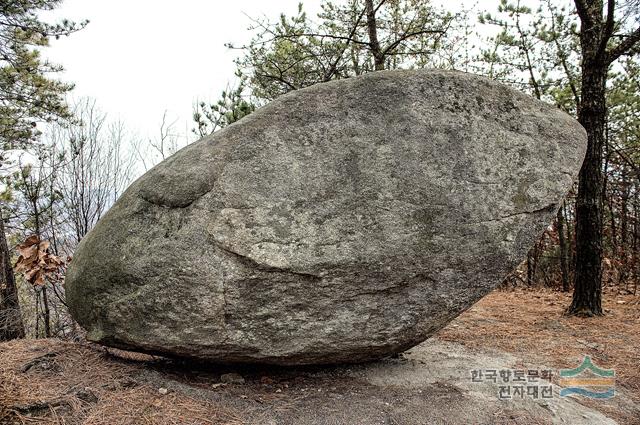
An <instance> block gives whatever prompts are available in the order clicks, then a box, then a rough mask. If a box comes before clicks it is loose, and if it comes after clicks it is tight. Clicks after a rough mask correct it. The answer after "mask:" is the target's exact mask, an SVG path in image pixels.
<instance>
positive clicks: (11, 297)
mask: <svg viewBox="0 0 640 425" xmlns="http://www.w3.org/2000/svg"><path fill="white" fill-rule="evenodd" d="M10 254H11V253H10V252H9V245H8V244H7V238H6V236H5V233H4V219H3V218H2V211H0V341H9V340H12V339H16V338H24V325H23V323H22V315H21V313H20V304H19V302H18V287H17V285H16V279H15V276H14V274H13V268H12V267H11V255H10Z"/></svg>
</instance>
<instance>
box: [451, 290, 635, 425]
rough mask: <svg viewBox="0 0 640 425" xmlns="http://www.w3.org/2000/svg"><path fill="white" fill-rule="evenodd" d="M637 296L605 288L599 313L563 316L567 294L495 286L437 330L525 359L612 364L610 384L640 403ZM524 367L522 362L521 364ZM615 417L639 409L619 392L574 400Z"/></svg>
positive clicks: (628, 416)
mask: <svg viewBox="0 0 640 425" xmlns="http://www.w3.org/2000/svg"><path fill="white" fill-rule="evenodd" d="M639 300H640V297H638V296H633V295H622V294H618V293H617V292H616V291H613V290H611V291H606V292H605V293H604V297H603V307H604V309H605V315H604V316H602V317H593V318H579V317H568V316H565V315H563V313H564V310H565V308H566V307H567V306H568V305H569V304H570V303H571V295H570V294H568V293H562V292H557V291H554V290H550V289H535V290H529V289H516V290H508V291H506V290H497V291H494V292H492V293H491V294H489V295H488V296H486V297H485V298H483V299H482V300H480V302H478V303H477V304H475V305H474V306H473V307H472V308H470V309H469V310H467V311H466V312H465V313H463V314H462V315H461V316H459V317H458V318H457V319H456V320H455V321H454V322H452V323H451V324H449V326H447V327H446V328H445V329H443V330H442V331H440V333H439V337H440V338H441V339H445V340H449V341H456V342H461V343H463V344H464V345H466V346H470V347H482V348H495V349H498V350H502V351H507V352H510V353H513V354H515V355H516V356H517V357H518V358H521V359H523V360H524V361H526V362H529V363H531V364H536V363H537V364H544V365H546V366H549V367H553V368H556V369H565V368H573V367H575V366H577V365H578V364H580V362H581V361H582V359H583V357H584V356H585V355H589V356H591V358H592V359H593V360H594V362H595V363H596V364H597V365H598V366H601V367H603V368H606V369H615V371H616V388H617V389H618V390H621V391H622V393H623V394H624V395H625V396H626V397H628V398H630V399H631V400H632V402H634V403H636V404H640V303H639V302H638V301H639ZM523 366H524V365H523ZM579 401H580V402H581V403H583V404H585V405H588V406H590V407H592V408H595V409H598V410H601V411H602V412H603V413H605V414H607V415H610V416H611V417H614V418H616V419H618V420H619V421H620V422H621V423H633V424H640V416H638V415H640V410H638V409H637V408H632V409H631V410H629V409H628V408H627V407H626V406H624V405H623V404H622V403H623V402H622V401H621V398H620V397H617V398H614V399H612V400H610V401H607V402H603V401H596V400H584V399H580V400H579Z"/></svg>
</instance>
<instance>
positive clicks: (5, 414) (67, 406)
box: [0, 340, 242, 425]
mask: <svg viewBox="0 0 640 425" xmlns="http://www.w3.org/2000/svg"><path fill="white" fill-rule="evenodd" d="M132 357H133V358H135V357H136V356H135V355H132V356H130V358H132ZM144 357H146V356H144ZM144 357H142V356H141V358H144ZM0 358H1V359H2V363H1V364H0V423H2V424H14V423H15V424H31V423H47V424H50V423H55V424H83V425H119V424H122V425H131V424H238V423H242V422H241V421H240V420H239V419H238V418H237V417H236V416H235V415H234V414H233V413H232V412H229V411H225V410H222V409H220V408H219V407H217V406H214V405H212V404H211V403H208V402H206V401H202V400H194V399H192V398H190V397H187V396H185V395H183V394H178V393H172V392H169V393H168V394H164V395H163V394H160V393H159V392H158V388H157V387H151V386H149V385H140V384H139V383H137V382H136V381H135V380H133V379H132V378H131V376H132V375H134V374H135V373H136V372H137V371H139V370H140V369H141V368H142V367H143V365H144V364H145V363H139V362H136V361H135V360H127V359H126V358H123V359H117V358H114V357H113V356H109V355H107V354H106V353H105V352H104V351H102V350H99V349H96V348H94V347H90V346H87V345H83V344H74V343H67V342H62V341H58V340H24V341H13V342H10V343H6V344H3V345H1V346H0Z"/></svg>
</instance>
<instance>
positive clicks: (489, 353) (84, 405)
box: [0, 290, 640, 425]
mask: <svg viewBox="0 0 640 425" xmlns="http://www.w3.org/2000/svg"><path fill="white" fill-rule="evenodd" d="M639 299H640V297H639V296H636V297H634V296H632V295H618V294H616V293H614V292H607V293H605V309H606V310H607V314H606V316H604V317H600V318H591V319H579V318H571V317H564V316H562V311H563V309H564V307H565V306H566V305H568V303H569V297H568V295H565V294H562V293H559V292H553V291H550V290H516V291H495V292H493V293H491V294H490V295H489V296H487V297H485V298H484V299H483V300H481V301H480V302H479V303H478V304H476V305H475V306H474V307H472V308H471V309H469V310H468V311H467V312H465V313H464V314H463V315H461V316H460V317H459V318H457V319H456V320H455V321H453V322H452V323H451V324H450V325H449V326H447V327H446V328H445V329H443V330H442V331H440V332H439V334H438V335H437V336H436V337H434V338H431V339H429V340H428V341H426V342H424V343H423V344H421V345H419V346H417V347H414V348H413V349H411V350H409V351H408V352H405V353H403V354H402V355H400V356H397V357H395V358H390V359H385V360H381V361H378V362H373V363H367V364H362V365H341V366H332V367H305V368H273V367H269V368H267V367H262V368H259V367H251V368H248V367H239V368H233V367H222V366H213V365H193V364H187V363H182V362H176V361H168V360H165V359H154V358H151V357H149V356H145V355H139V354H132V353H123V352H119V351H117V350H105V349H103V348H101V347H97V346H93V345H88V344H81V343H72V342H63V341H59V340H54V339H49V340H23V341H13V342H9V343H4V344H0V424H3V425H4V424H7V425H9V424H86V425H89V424H101V425H103V424H104V425H107V424H109V425H117V424H123V425H124V424H126V425H130V424H269V425H276V424H278V425H279V424H292V425H293V424H295V425H304V424H336V425H338V424H363V425H368V424H402V425H404V424H407V425H410V424H552V423H564V424H571V425H580V424H598V425H599V424H615V423H619V424H630V425H632V424H640V407H639V406H640V370H639V366H640V351H639V349H640V305H639V302H638V300H639ZM584 355H589V356H591V358H592V360H593V362H594V363H595V364H596V365H597V366H599V367H601V368H605V369H615V373H616V384H615V389H616V395H615V397H613V398H612V399H608V400H591V399H585V398H582V397H576V398H573V397H561V396H560V395H559V393H558V390H559V387H558V377H557V370H558V369H563V368H567V369H569V368H574V367H576V366H578V365H579V364H580V362H581V361H582V359H583V357H584ZM486 369H496V370H507V369H509V370H520V369H526V370H529V369H535V370H553V372H554V373H553V378H552V380H551V381H552V382H551V385H553V387H554V391H553V395H552V396H551V397H549V398H544V399H543V398H534V397H528V396H525V397H523V398H520V399H519V398H513V399H511V400H502V399H499V397H498V393H499V387H498V385H497V384H496V383H493V382H490V381H489V382H486V381H484V382H480V383H475V382H472V379H471V376H472V375H471V374H472V371H473V370H486ZM230 372H233V373H238V374H240V375H241V376H242V377H243V378H244V380H245V382H244V383H223V382H221V381H220V380H221V375H222V374H225V373H230ZM543 383H546V382H544V381H543Z"/></svg>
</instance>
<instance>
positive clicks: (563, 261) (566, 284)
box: [556, 203, 569, 292]
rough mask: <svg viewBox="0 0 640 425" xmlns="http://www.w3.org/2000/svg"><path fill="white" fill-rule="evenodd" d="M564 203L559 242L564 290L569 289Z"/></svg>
mask: <svg viewBox="0 0 640 425" xmlns="http://www.w3.org/2000/svg"><path fill="white" fill-rule="evenodd" d="M563 210H564V203H563V204H562V207H561V208H560V209H559V210H558V215H557V216H556V218H557V220H558V242H559V245H560V273H561V274H562V291H563V292H567V291H569V268H568V267H567V239H566V237H565V234H564V227H565V226H564V224H565V223H564V211H563Z"/></svg>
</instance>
